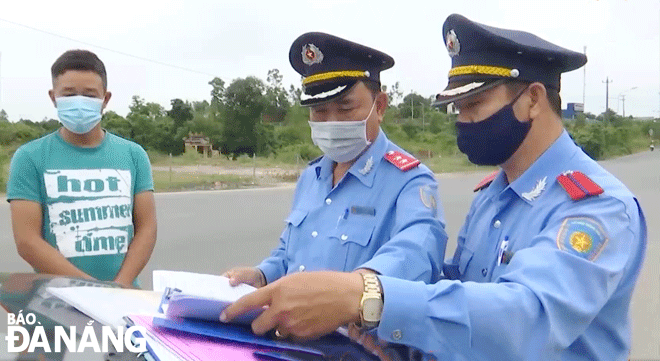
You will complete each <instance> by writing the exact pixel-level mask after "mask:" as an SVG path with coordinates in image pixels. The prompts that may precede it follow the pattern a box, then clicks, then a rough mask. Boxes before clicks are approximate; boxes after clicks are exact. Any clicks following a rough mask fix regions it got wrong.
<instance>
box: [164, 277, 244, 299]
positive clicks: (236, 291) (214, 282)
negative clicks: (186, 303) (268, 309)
mask: <svg viewBox="0 0 660 361" xmlns="http://www.w3.org/2000/svg"><path fill="white" fill-rule="evenodd" d="M153 285H154V291H157V292H163V291H165V288H167V287H170V288H178V289H180V290H181V292H182V293H184V294H186V295H189V296H197V297H205V298H211V299H216V300H219V301H226V302H229V303H233V302H235V301H237V300H238V299H239V298H241V297H243V296H245V295H247V294H248V293H251V292H253V291H254V290H256V288H254V287H252V286H250V285H246V284H240V285H238V286H236V287H233V286H231V285H230V284H229V278H227V277H223V276H215V275H208V274H200V273H192V272H179V271H163V270H158V271H154V273H153Z"/></svg>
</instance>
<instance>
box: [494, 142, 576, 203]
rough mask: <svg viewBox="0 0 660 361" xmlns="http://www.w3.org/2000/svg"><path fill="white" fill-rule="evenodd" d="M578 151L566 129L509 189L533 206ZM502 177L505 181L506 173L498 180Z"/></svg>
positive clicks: (501, 173)
mask: <svg viewBox="0 0 660 361" xmlns="http://www.w3.org/2000/svg"><path fill="white" fill-rule="evenodd" d="M578 149H579V148H578V146H577V145H575V143H574V142H573V139H571V137H570V136H569V135H568V132H567V131H566V130H565V129H564V131H563V132H562V133H561V135H560V136H559V138H557V140H555V142H554V143H552V145H551V146H550V148H548V149H547V150H546V151H545V152H543V154H541V156H540V157H539V158H538V159H537V160H536V161H535V162H534V163H532V165H531V166H530V167H529V168H528V169H527V170H526V171H525V172H524V173H523V174H522V175H521V176H520V177H519V178H518V179H516V180H515V181H513V183H511V184H509V188H511V189H512V190H513V191H514V192H515V193H516V194H517V195H518V196H519V197H520V198H521V199H523V200H524V201H526V202H527V203H529V204H532V203H533V202H534V200H535V199H536V197H538V196H541V195H542V194H543V191H544V190H545V189H547V188H549V187H550V184H551V183H552V182H553V181H554V179H555V178H557V176H558V175H559V174H561V173H562V172H563V171H564V170H565V168H566V162H567V161H569V160H570V159H571V158H573V156H574V155H575V153H576V152H577V151H578ZM500 176H501V177H502V180H503V179H504V172H500V174H498V178H499V177H500Z"/></svg>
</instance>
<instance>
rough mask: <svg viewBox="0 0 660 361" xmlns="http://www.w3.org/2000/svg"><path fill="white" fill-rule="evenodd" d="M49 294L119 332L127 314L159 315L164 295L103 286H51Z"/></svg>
mask: <svg viewBox="0 0 660 361" xmlns="http://www.w3.org/2000/svg"><path fill="white" fill-rule="evenodd" d="M48 292H49V293H51V294H52V295H53V296H55V297H57V298H59V299H61V300H62V301H64V302H66V303H68V304H69V305H71V306H73V307H75V308H76V309H78V311H80V312H82V313H84V314H86V315H87V316H89V317H90V318H92V319H94V320H96V321H98V322H100V323H102V324H103V325H106V326H112V327H114V328H115V329H117V328H119V327H122V326H125V321H124V320H123V317H124V316H126V315H134V314H151V315H154V314H156V313H157V310H158V305H159V304H160V301H161V298H162V297H161V296H162V293H160V292H154V291H142V290H131V289H120V288H103V287H66V288H55V287H49V288H48Z"/></svg>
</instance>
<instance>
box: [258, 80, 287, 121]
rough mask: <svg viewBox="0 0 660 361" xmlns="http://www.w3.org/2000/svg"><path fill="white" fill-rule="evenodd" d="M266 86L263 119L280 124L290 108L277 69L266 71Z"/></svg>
mask: <svg viewBox="0 0 660 361" xmlns="http://www.w3.org/2000/svg"><path fill="white" fill-rule="evenodd" d="M266 81H267V85H266V100H267V105H266V108H265V109H264V119H266V120H267V121H269V122H278V123H279V122H282V121H283V120H284V118H285V116H286V113H287V111H288V110H289V108H290V107H291V104H290V103H289V96H288V94H287V91H286V90H285V89H284V87H283V86H282V75H281V74H280V71H279V70H277V69H271V70H269V71H268V78H267V80H266Z"/></svg>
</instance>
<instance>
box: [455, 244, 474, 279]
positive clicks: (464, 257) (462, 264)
mask: <svg viewBox="0 0 660 361" xmlns="http://www.w3.org/2000/svg"><path fill="white" fill-rule="evenodd" d="M473 256H474V252H472V251H471V250H470V249H469V248H463V250H462V251H461V256H460V257H459V259H458V273H459V275H460V277H461V279H464V278H465V274H466V272H467V268H468V266H469V265H470V261H471V260H472V257H473Z"/></svg>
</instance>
